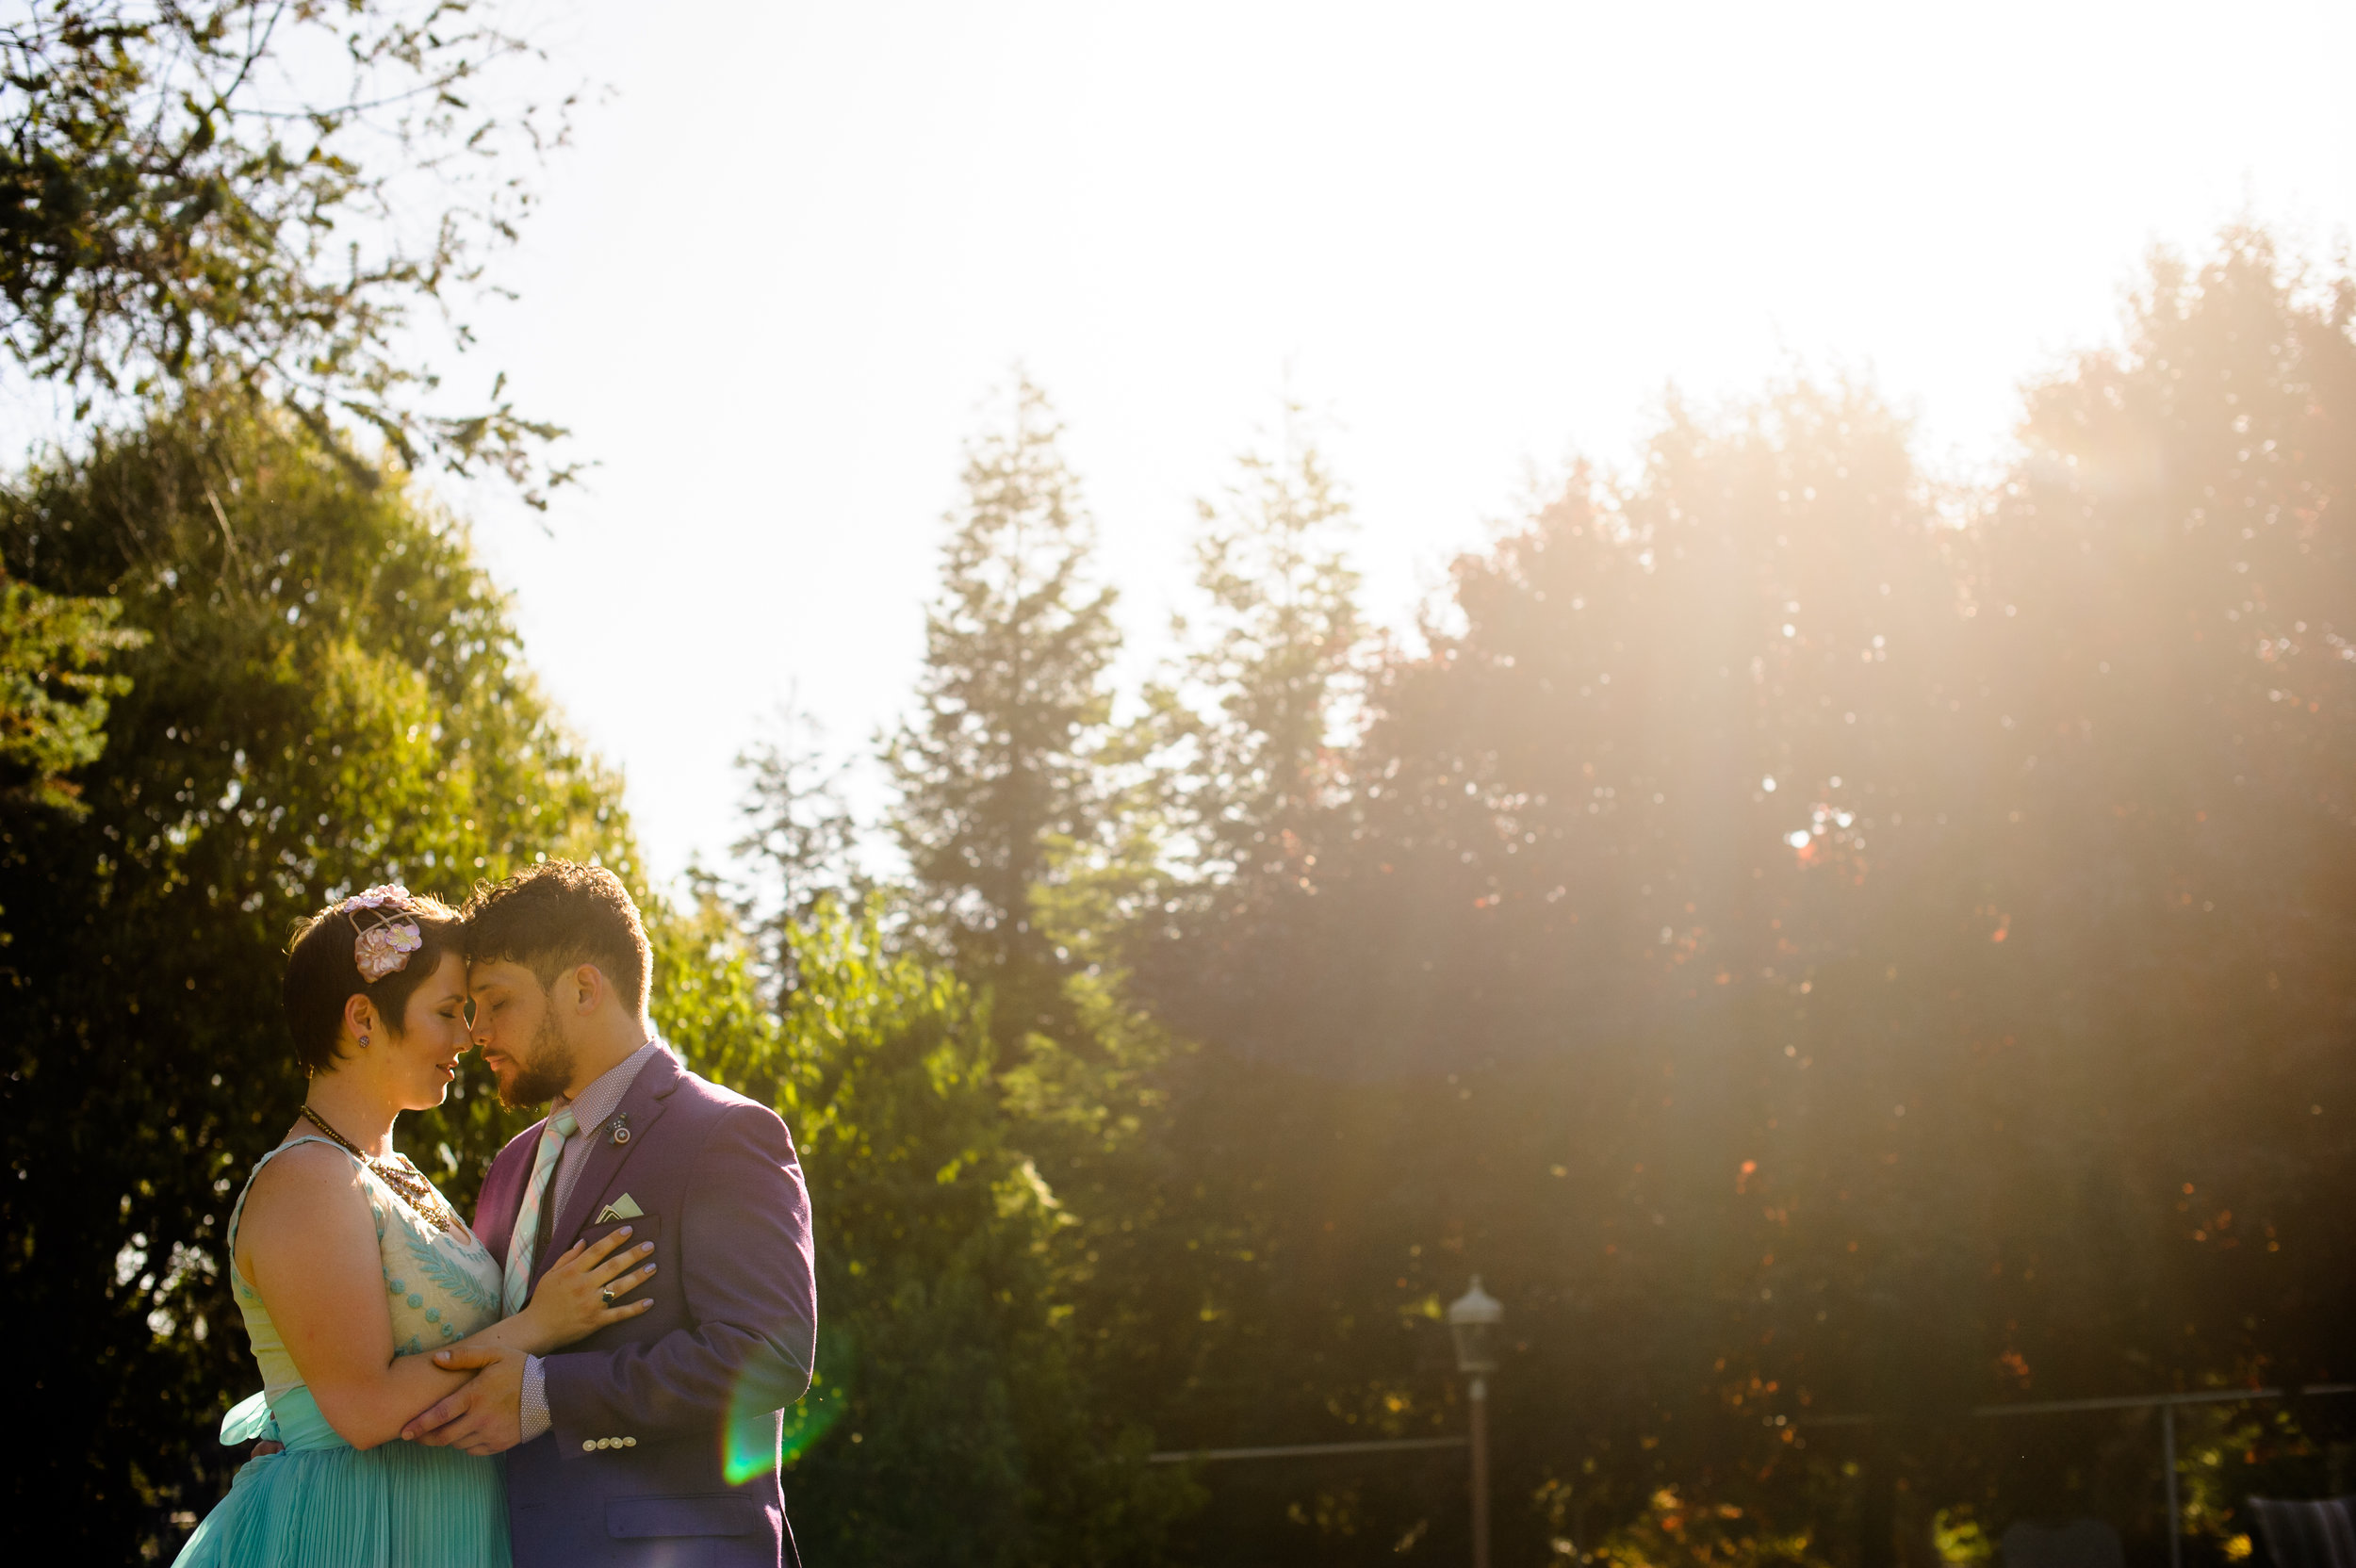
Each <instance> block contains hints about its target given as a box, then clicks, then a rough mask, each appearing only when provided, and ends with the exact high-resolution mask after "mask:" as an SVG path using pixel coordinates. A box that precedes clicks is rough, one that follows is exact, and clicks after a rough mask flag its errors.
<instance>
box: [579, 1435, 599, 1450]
mask: <svg viewBox="0 0 2356 1568" xmlns="http://www.w3.org/2000/svg"><path fill="white" fill-rule="evenodd" d="M581 1452H582V1453H584V1454H591V1453H595V1452H597V1439H596V1438H594V1437H584V1438H582V1439H581Z"/></svg>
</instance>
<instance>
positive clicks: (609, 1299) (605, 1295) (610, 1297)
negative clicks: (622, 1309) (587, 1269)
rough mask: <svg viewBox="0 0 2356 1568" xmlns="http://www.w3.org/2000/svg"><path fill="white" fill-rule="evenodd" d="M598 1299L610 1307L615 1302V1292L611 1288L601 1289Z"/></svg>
mask: <svg viewBox="0 0 2356 1568" xmlns="http://www.w3.org/2000/svg"><path fill="white" fill-rule="evenodd" d="M597 1299H598V1300H600V1301H602V1302H604V1303H605V1304H606V1305H607V1306H609V1307H610V1306H612V1305H613V1304H614V1293H613V1292H612V1291H610V1290H601V1291H599V1292H597Z"/></svg>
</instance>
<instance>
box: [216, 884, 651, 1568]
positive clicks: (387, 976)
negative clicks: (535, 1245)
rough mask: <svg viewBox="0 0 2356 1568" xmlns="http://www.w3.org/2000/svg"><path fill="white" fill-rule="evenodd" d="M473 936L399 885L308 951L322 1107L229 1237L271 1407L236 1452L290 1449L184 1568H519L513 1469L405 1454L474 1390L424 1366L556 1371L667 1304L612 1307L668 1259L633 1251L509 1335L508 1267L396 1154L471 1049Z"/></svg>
mask: <svg viewBox="0 0 2356 1568" xmlns="http://www.w3.org/2000/svg"><path fill="white" fill-rule="evenodd" d="M460 932H461V927H460V924H459V922H458V918H457V915H456V914H455V913H454V912H453V911H452V910H451V909H450V907H449V906H447V905H445V904H442V903H440V902H439V901H438V900H434V899H431V898H420V897H416V896H413V895H412V894H410V893H409V892H408V891H407V890H404V889H401V888H399V887H384V888H371V889H369V890H368V891H367V892H364V893H362V894H360V895H359V896H358V897H356V898H348V899H345V900H344V901H343V902H342V903H340V904H335V905H332V906H330V907H328V908H327V909H325V910H324V911H322V912H321V913H319V914H318V915H316V916H314V917H312V918H311V919H310V920H308V921H305V922H304V923H303V924H302V925H301V926H299V927H298V928H297V930H296V932H295V938H294V942H293V944H292V946H291V947H290V948H289V949H288V952H287V958H286V1022H287V1025H288V1027H289V1029H290V1030H291V1031H292V1033H293V1036H294V1046H295V1055H296V1058H297V1059H298V1060H299V1061H301V1062H302V1064H303V1069H304V1070H306V1071H307V1072H308V1073H309V1074H310V1079H311V1085H310V1093H309V1094H308V1096H307V1097H306V1098H305V1099H304V1102H303V1111H302V1114H301V1116H300V1117H298V1118H297V1119H296V1120H295V1123H294V1125H293V1126H291V1127H290V1128H288V1129H287V1132H286V1139H285V1141H283V1142H282V1143H280V1144H279V1146H278V1147H277V1148H275V1149H273V1150H271V1151H270V1152H269V1153H268V1154H265V1155H264V1156H262V1159H261V1161H260V1162H259V1163H258V1164H256V1165H255V1166H254V1174H253V1175H252V1177H251V1178H249V1179H248V1181H247V1183H246V1187H245V1191H244V1193H243V1194H242V1195H241V1196H240V1197H239V1198H238V1200H237V1208H236V1209H235V1210H234V1211H233V1212H232V1213H231V1215H230V1217H229V1258H230V1282H231V1284H232V1286H233V1288H234V1289H235V1291H236V1293H237V1306H238V1309H239V1311H240V1312H242V1313H243V1315H244V1316H245V1326H246V1332H247V1333H248V1335H250V1336H251V1338H252V1340H253V1342H254V1360H255V1361H257V1362H259V1363H260V1364H261V1370H262V1380H263V1383H264V1389H263V1392H262V1394H260V1395H258V1396H256V1397H254V1399H251V1400H248V1401H247V1402H246V1403H245V1404H244V1405H241V1406H239V1407H238V1408H237V1410H234V1411H232V1412H230V1414H229V1418H228V1419H227V1420H226V1421H224V1422H223V1423H222V1425H221V1441H222V1442H224V1443H237V1442H243V1441H247V1440H249V1439H251V1438H254V1437H256V1436H269V1437H272V1438H275V1439H276V1440H278V1441H279V1442H281V1443H283V1444H284V1445H285V1446H284V1449H283V1451H280V1452H275V1453H270V1454H267V1455H265V1456H264V1457H260V1458H256V1459H254V1460H252V1461H250V1462H248V1463H247V1464H246V1465H245V1466H244V1468H242V1469H241V1470H239V1471H238V1472H237V1480H236V1482H235V1484H234V1485H232V1486H231V1488H230V1490H229V1495H227V1496H226V1497H224V1498H223V1499H221V1504H220V1506H219V1507H217V1508H216V1509H214V1510H213V1511H212V1513H211V1515H210V1516H209V1517H207V1518H206V1519H205V1523H204V1524H203V1525H201V1526H199V1527H198V1528H197V1530H196V1533H195V1534H194V1535H192V1536H191V1537H189V1539H188V1544H187V1545H186V1546H185V1547H183V1548H182V1550H181V1552H180V1556H179V1558H178V1560H177V1568H399V1565H405V1564H427V1563H431V1564H435V1565H437V1568H440V1565H448V1568H505V1565H506V1563H507V1561H508V1549H507V1504H506V1498H505V1495H504V1492H503V1488H502V1483H501V1471H500V1461H499V1460H498V1459H493V1458H476V1457H472V1456H469V1455H467V1454H465V1453H462V1452H460V1451H459V1450H457V1449H455V1448H435V1447H425V1446H419V1445H417V1444H413V1443H402V1442H400V1441H397V1439H398V1438H399V1435H400V1432H401V1427H402V1426H403V1424H404V1423H406V1422H407V1421H408V1420H409V1419H410V1418H411V1417H413V1416H415V1415H416V1414H417V1413H418V1412H420V1411H422V1410H424V1409H426V1408H427V1407H428V1406H430V1405H432V1404H433V1403H434V1401H435V1400H437V1399H439V1398H441V1397H443V1396H444V1395H446V1394H449V1393H450V1392H451V1391H452V1390H453V1389H455V1388H457V1387H458V1386H459V1385H460V1384H462V1383H464V1382H465V1381H466V1380H467V1378H468V1377H469V1376H470V1375H471V1374H468V1373H465V1372H445V1371H443V1370H442V1369H440V1368H439V1367H437V1366H435V1365H434V1358H433V1357H432V1356H431V1355H428V1354H421V1353H420V1352H423V1351H431V1350H438V1349H440V1348H443V1347H445V1346H454V1345H461V1344H463V1345H467V1346H471V1347H475V1348H492V1347H510V1348H515V1349H520V1350H523V1351H525V1352H527V1353H529V1354H532V1355H541V1354H545V1353H547V1352H548V1351H549V1350H552V1349H555V1348H558V1347H560V1346H564V1345H569V1344H571V1343H572V1342H574V1341H575V1340H578V1339H581V1338H582V1337H583V1336H585V1335H587V1334H590V1333H592V1332H595V1331H597V1330H598V1329H601V1328H604V1327H606V1326H607V1325H608V1324H612V1323H617V1322H621V1321H623V1320H625V1319H627V1318H630V1317H634V1316H636V1315H639V1314H640V1313H643V1312H645V1311H646V1309H647V1308H648V1307H650V1306H652V1305H653V1304H654V1303H653V1301H652V1299H641V1300H636V1301H630V1302H625V1303H623V1304H621V1305H618V1306H616V1305H612V1304H611V1303H613V1302H614V1300H615V1299H617V1298H619V1297H621V1296H624V1295H627V1294H629V1293H630V1292H631V1291H634V1290H636V1289H637V1288H638V1287H639V1286H641V1285H643V1284H645V1283H646V1276H647V1275H648V1274H650V1273H651V1272H652V1269H651V1268H650V1267H646V1266H643V1265H644V1262H645V1257H646V1253H647V1252H648V1251H650V1250H651V1247H650V1245H648V1244H643V1243H642V1244H641V1245H639V1246H637V1247H633V1248H629V1249H627V1250H619V1249H622V1248H623V1246H624V1243H625V1241H626V1238H627V1237H628V1235H629V1233H628V1231H622V1232H618V1233H614V1235H611V1236H608V1237H605V1238H603V1239H601V1240H600V1241H598V1242H597V1244H596V1245H595V1246H594V1247H591V1248H589V1249H587V1250H582V1249H581V1248H580V1247H578V1246H576V1247H575V1248H574V1249H573V1250H572V1251H570V1252H567V1253H566V1254H565V1255H564V1258H562V1259H561V1260H559V1262H558V1263H557V1264H556V1265H555V1266H552V1267H551V1268H550V1270H549V1272H548V1275H547V1276H546V1277H545V1278H544V1279H543V1280H542V1281H541V1282H540V1287H539V1290H538V1292H537V1293H536V1294H535V1295H534V1296H533V1297H532V1301H531V1304H530V1305H528V1306H526V1307H525V1308H524V1309H523V1310H522V1311H521V1312H519V1313H517V1314H515V1315H514V1316H513V1317H510V1318H507V1319H505V1320H504V1321H501V1320H500V1318H499V1295H500V1291H499V1263H498V1260H496V1259H494V1258H493V1257H492V1256H491V1254H490V1253H489V1252H488V1251H487V1250H485V1249H484V1248H483V1244H482V1243H481V1242H479V1241H477V1240H476V1239H475V1236H474V1233H473V1232H471V1231H469V1230H468V1229H467V1228H466V1223H465V1221H463V1220H461V1219H460V1218H459V1217H458V1216H457V1214H456V1213H455V1212H454V1211H453V1210H452V1209H451V1208H450V1204H449V1203H448V1202H447V1201H444V1200H443V1198H442V1195H441V1193H440V1192H439V1191H437V1190H436V1189H435V1188H434V1184H433V1183H432V1182H430V1181H428V1180H426V1178H425V1176H424V1174H423V1173H422V1172H420V1171H419V1170H418V1169H417V1167H416V1166H414V1165H412V1164H410V1163H409V1161H408V1160H407V1159H406V1158H405V1157H403V1156H401V1155H400V1154H397V1153H395V1152H393V1120H394V1119H395V1118H396V1117H398V1116H399V1115H400V1114H401V1112H402V1111H406V1110H426V1109H430V1108H431V1107H433V1106H435V1105H438V1104H440V1103H442V1096H443V1095H444V1094H445V1093H446V1092H447V1091H448V1090H449V1088H450V1082H451V1080H452V1079H454V1078H455V1077H456V1076H457V1064H458V1057H459V1055H460V1054H461V1053H463V1052H464V1051H465V1050H466V1047H467V1045H468V1044H469V1040H468V1036H467V1027H466V960H465V958H464V957H463V956H462V955H461V954H460V952H459V945H460V944H459V936H460ZM265 1406H267V1409H265V1408H264V1407H265ZM266 1446H267V1445H266Z"/></svg>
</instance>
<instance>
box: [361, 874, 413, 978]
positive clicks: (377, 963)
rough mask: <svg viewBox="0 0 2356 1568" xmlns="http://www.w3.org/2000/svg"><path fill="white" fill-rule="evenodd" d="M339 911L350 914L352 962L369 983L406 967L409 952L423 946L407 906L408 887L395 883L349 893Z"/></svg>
mask: <svg viewBox="0 0 2356 1568" xmlns="http://www.w3.org/2000/svg"><path fill="white" fill-rule="evenodd" d="M343 912H344V913H345V914H347V915H349V916H351V917H352V929H353V930H354V931H355V932H357V933H358V936H357V938H356V939H355V940H354V941H353V942H352V963H353V964H354V965H356V966H357V967H358V969H359V971H360V978H362V979H363V980H366V981H368V983H369V984H370V985H374V984H375V983H376V982H377V981H379V980H382V979H384V977H385V976H386V975H388V974H398V973H400V972H401V971H402V970H404V969H406V968H407V967H408V966H409V955H411V954H412V953H415V952H416V951H417V949H418V948H420V947H423V946H424V945H425V934H424V933H423V932H422V931H420V930H419V929H418V928H417V920H416V917H415V916H414V915H413V914H412V912H411V910H410V907H409V890H408V889H406V888H404V887H402V886H401V884H400V883H398V882H388V883H386V884H384V886H382V887H377V888H370V889H368V890H367V891H366V892H362V893H355V894H353V895H352V897H350V898H347V899H345V900H344V904H343Z"/></svg>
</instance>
